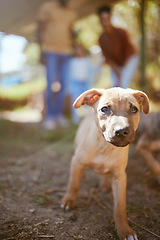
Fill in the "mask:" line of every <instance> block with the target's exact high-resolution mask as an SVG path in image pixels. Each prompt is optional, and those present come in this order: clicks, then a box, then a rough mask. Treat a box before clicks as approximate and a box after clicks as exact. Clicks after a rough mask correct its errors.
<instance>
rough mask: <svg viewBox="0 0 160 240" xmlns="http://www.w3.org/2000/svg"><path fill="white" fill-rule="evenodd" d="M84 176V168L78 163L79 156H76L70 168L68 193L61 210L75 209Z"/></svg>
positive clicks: (63, 199)
mask: <svg viewBox="0 0 160 240" xmlns="http://www.w3.org/2000/svg"><path fill="white" fill-rule="evenodd" d="M83 175H84V167H83V166H82V164H81V163H80V161H78V159H77V156H76V155H74V156H73V158H72V162H71V167H70V176H69V181H68V186H67V191H66V193H65V195H64V197H63V198H62V201H61V208H64V209H66V210H68V209H70V208H73V207H74V206H75V203H76V199H77V194H78V190H79V187H80V180H81V178H82V177H83Z"/></svg>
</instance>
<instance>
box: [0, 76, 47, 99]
mask: <svg viewBox="0 0 160 240" xmlns="http://www.w3.org/2000/svg"><path fill="white" fill-rule="evenodd" d="M45 87H46V80H45V79H44V78H43V77H42V78H38V79H32V80H30V81H28V82H24V83H21V84H18V85H16V86H12V87H3V86H0V97H1V98H7V99H10V100H22V99H25V98H27V97H28V96H30V95H31V94H33V93H38V92H42V91H44V89H45Z"/></svg>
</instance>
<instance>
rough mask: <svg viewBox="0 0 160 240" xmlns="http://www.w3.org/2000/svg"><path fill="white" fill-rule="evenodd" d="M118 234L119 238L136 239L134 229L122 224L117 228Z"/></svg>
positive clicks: (122, 239)
mask: <svg viewBox="0 0 160 240" xmlns="http://www.w3.org/2000/svg"><path fill="white" fill-rule="evenodd" d="M117 230H118V229H117ZM118 236H119V238H120V239H121V240H138V238H137V235H136V233H135V232H134V230H133V229H132V228H130V227H129V226H127V225H123V226H122V228H120V229H119V230H118Z"/></svg>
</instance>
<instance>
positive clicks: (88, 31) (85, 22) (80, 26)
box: [74, 15, 101, 49]
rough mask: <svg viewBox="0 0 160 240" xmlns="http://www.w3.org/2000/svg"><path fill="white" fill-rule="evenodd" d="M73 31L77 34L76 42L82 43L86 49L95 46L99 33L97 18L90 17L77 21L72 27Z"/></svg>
mask: <svg viewBox="0 0 160 240" xmlns="http://www.w3.org/2000/svg"><path fill="white" fill-rule="evenodd" d="M74 31H75V32H76V33H78V34H77V38H76V40H77V42H79V43H82V44H83V45H84V46H85V47H86V48H87V49H89V48H90V47H91V46H93V45H96V44H97V43H98V37H99V34H100V32H101V26H100V23H99V18H98V16H96V15H91V16H89V17H86V18H83V19H82V20H79V21H77V22H76V24H75V25H74Z"/></svg>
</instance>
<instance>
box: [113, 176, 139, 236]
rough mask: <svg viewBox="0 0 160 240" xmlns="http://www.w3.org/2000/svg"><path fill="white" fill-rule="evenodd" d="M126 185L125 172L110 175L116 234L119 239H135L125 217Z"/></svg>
mask: <svg viewBox="0 0 160 240" xmlns="http://www.w3.org/2000/svg"><path fill="white" fill-rule="evenodd" d="M126 185H127V176H126V173H125V172H122V173H118V174H116V175H115V176H113V177H112V190H113V198H114V221H115V225H116V229H117V232H118V236H119V238H120V239H121V240H137V236H136V234H135V233H134V231H133V230H132V229H131V228H130V227H129V225H128V222H127V217H126Z"/></svg>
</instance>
